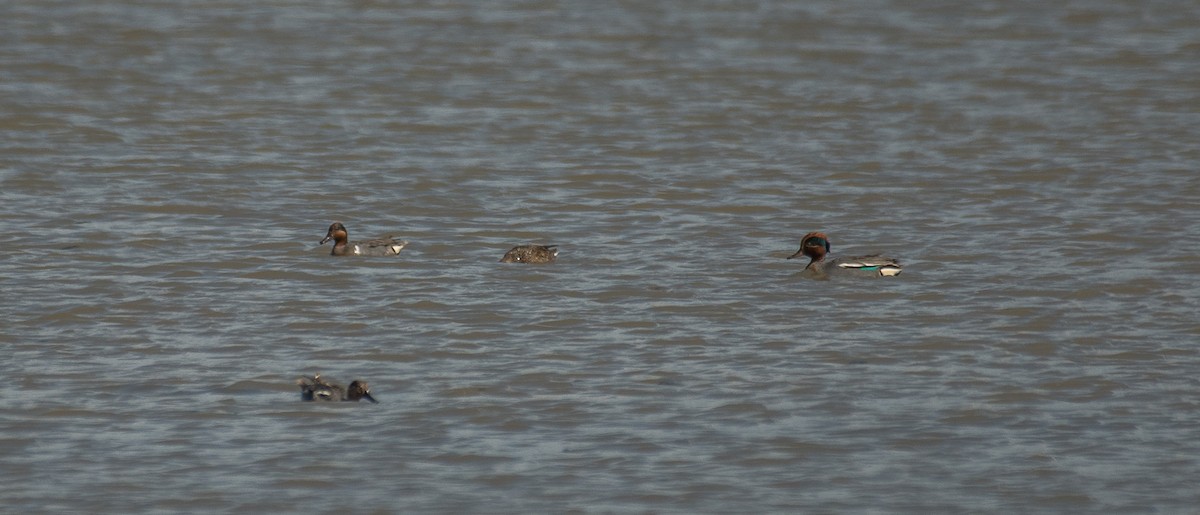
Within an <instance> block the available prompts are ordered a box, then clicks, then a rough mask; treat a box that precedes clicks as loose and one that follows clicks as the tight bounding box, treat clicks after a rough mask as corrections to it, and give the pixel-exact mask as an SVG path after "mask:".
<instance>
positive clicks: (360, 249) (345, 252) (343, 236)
mask: <svg viewBox="0 0 1200 515" xmlns="http://www.w3.org/2000/svg"><path fill="white" fill-rule="evenodd" d="M349 239H350V231H347V230H346V226H344V225H342V223H341V222H333V225H330V226H329V232H327V233H325V238H324V239H322V240H321V243H320V244H321V245H324V244H325V242H327V241H329V240H333V251H332V252H330V253H329V255H331V256H395V255H396V254H399V253H400V251H401V250H402V249H404V246H405V245H408V242H407V241H402V240H396V239H394V238H393V237H392V236H385V237H383V238H379V239H377V240H366V241H355V242H351V241H349Z"/></svg>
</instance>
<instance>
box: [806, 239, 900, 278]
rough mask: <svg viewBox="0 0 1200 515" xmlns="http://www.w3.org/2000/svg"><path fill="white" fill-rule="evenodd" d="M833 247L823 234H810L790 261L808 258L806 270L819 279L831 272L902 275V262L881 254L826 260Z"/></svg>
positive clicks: (887, 275)
mask: <svg viewBox="0 0 1200 515" xmlns="http://www.w3.org/2000/svg"><path fill="white" fill-rule="evenodd" d="M830 248H831V246H830V245H829V237H828V236H825V233H822V232H810V233H808V234H805V235H804V238H803V239H801V240H800V250H797V251H796V253H795V254H792V255H791V256H788V259H792V258H796V257H800V256H806V257H808V258H809V262H808V266H805V267H804V269H805V270H812V271H813V273H815V274H816V275H817V276H819V277H825V276H827V275H828V273H829V272H835V271H848V272H856V273H859V274H870V275H875V276H879V277H891V276H895V275H900V272H901V271H902V270H903V267H901V266H900V262H899V261H896V259H894V258H890V257H884V256H881V255H879V254H871V255H868V256H854V257H839V258H835V259H830V260H826V259H825V257H826V255H827V254H829V250H830Z"/></svg>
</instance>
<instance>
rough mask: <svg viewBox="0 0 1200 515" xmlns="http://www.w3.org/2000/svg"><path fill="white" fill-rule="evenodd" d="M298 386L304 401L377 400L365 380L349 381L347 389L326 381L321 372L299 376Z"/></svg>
mask: <svg viewBox="0 0 1200 515" xmlns="http://www.w3.org/2000/svg"><path fill="white" fill-rule="evenodd" d="M296 384H297V385H299V386H300V399H301V400H305V401H352V402H358V401H359V400H362V399H366V400H368V401H371V402H379V401H377V400H375V398H374V397H372V396H371V389H370V387H369V386H367V382H366V381H357V380H356V381H351V382H350V387H349V388H348V389H343V388H342V385H340V384H337V383H333V382H329V381H326V380H325V379H324V378H322V377H321V374H316V375H313V376H312V377H308V376H305V377H301V378H300V379H297V380H296Z"/></svg>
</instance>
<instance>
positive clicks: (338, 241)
mask: <svg viewBox="0 0 1200 515" xmlns="http://www.w3.org/2000/svg"><path fill="white" fill-rule="evenodd" d="M349 238H350V231H347V230H346V226H344V225H342V223H341V222H333V225H330V226H329V232H326V233H325V237H324V238H322V239H321V243H319V244H318V245H324V244H325V242H327V241H329V240H333V246H335V247H336V246H338V245H345V244H346V240H347V239H349Z"/></svg>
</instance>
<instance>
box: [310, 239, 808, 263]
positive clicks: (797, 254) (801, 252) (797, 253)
mask: <svg viewBox="0 0 1200 515" xmlns="http://www.w3.org/2000/svg"><path fill="white" fill-rule="evenodd" d="M321 243H325V242H321ZM803 255H804V249H800V250H797V251H796V253H795V254H792V255H790V256H788V257H787V258H788V259H795V258H798V257H800V256H803Z"/></svg>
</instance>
